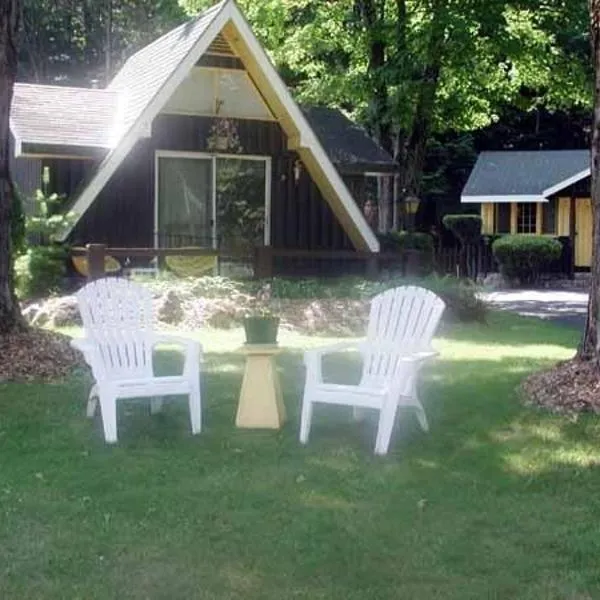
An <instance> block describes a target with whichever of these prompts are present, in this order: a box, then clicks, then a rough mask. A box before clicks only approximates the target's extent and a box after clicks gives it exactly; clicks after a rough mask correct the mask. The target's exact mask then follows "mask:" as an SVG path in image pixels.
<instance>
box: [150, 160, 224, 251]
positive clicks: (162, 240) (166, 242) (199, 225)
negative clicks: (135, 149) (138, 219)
mask: <svg viewBox="0 0 600 600" xmlns="http://www.w3.org/2000/svg"><path fill="white" fill-rule="evenodd" d="M213 187H214V186H213V168H212V161H211V160H210V159H206V158H196V157H193V158H192V157H189V156H159V157H158V160H157V190H156V191H157V194H156V201H157V202H156V220H157V223H156V225H157V239H156V242H157V246H162V247H169V248H180V247H181V246H202V247H209V248H212V247H213V246H214V233H215V232H214V224H215V216H214V202H213V196H214V194H213Z"/></svg>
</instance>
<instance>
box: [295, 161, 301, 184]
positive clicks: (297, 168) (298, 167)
mask: <svg viewBox="0 0 600 600" xmlns="http://www.w3.org/2000/svg"><path fill="white" fill-rule="evenodd" d="M300 175H302V161H301V160H300V159H296V161H295V162H294V181H295V182H296V183H298V182H299V181H300Z"/></svg>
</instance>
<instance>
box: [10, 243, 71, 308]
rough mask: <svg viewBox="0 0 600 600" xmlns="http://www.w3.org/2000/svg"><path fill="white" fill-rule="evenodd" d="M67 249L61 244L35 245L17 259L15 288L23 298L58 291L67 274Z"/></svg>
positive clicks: (19, 296)
mask: <svg viewBox="0 0 600 600" xmlns="http://www.w3.org/2000/svg"><path fill="white" fill-rule="evenodd" d="M66 258H67V251H66V250H65V249H64V248H62V247H60V246H34V247H32V248H29V250H27V252H25V253H24V254H21V255H20V256H19V257H18V258H17V260H16V261H15V288H16V292H17V297H18V298H19V299H21V300H24V299H28V298H36V297H39V296H44V295H46V294H48V293H52V292H55V291H57V290H58V289H59V288H60V287H61V285H62V283H63V278H64V277H65V274H66V266H65V265H66Z"/></svg>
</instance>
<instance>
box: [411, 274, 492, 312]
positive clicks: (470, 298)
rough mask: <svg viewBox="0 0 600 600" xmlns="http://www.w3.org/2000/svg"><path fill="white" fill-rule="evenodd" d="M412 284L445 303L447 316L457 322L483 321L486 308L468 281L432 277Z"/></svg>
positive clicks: (471, 283)
mask: <svg viewBox="0 0 600 600" xmlns="http://www.w3.org/2000/svg"><path fill="white" fill-rule="evenodd" d="M414 284H415V285H420V286H422V287H424V288H427V289H428V290H431V291H432V292H433V293H434V294H436V295H438V296H439V297H440V298H441V299H442V300H443V301H444V302H445V303H446V311H447V312H448V314H449V315H450V316H451V317H452V318H454V319H456V320H457V321H463V322H471V321H485V316H486V313H487V306H486V304H485V302H484V301H483V300H482V299H481V298H480V297H479V293H478V292H479V289H478V288H477V286H476V285H475V284H474V283H473V282H472V281H470V280H469V279H459V278H457V277H452V276H450V275H447V276H445V277H438V276H436V275H432V276H430V277H426V278H424V279H419V280H416V281H414Z"/></svg>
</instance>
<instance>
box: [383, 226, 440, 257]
mask: <svg viewBox="0 0 600 600" xmlns="http://www.w3.org/2000/svg"><path fill="white" fill-rule="evenodd" d="M379 242H380V244H381V250H382V251H384V252H403V251H404V250H419V251H421V252H428V253H433V237H431V236H430V235H429V234H428V233H419V232H415V231H391V232H389V233H382V234H380V235H379Z"/></svg>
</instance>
